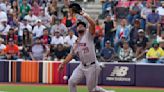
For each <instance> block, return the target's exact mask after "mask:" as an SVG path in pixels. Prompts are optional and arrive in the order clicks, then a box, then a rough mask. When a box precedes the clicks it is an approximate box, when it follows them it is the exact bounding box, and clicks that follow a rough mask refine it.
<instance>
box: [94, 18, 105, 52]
mask: <svg viewBox="0 0 164 92" xmlns="http://www.w3.org/2000/svg"><path fill="white" fill-rule="evenodd" d="M103 31H104V30H103V28H102V26H101V25H100V23H99V20H98V19H97V20H96V27H95V35H94V43H95V48H96V50H98V52H99V51H100V49H102V47H103V46H102V42H103V36H104V34H103V33H104V32H103Z"/></svg>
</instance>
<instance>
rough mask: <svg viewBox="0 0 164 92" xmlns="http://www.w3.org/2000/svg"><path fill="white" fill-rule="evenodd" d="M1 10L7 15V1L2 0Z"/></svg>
mask: <svg viewBox="0 0 164 92" xmlns="http://www.w3.org/2000/svg"><path fill="white" fill-rule="evenodd" d="M0 8H1V9H2V11H4V12H6V13H7V1H6V0H1V2H0Z"/></svg>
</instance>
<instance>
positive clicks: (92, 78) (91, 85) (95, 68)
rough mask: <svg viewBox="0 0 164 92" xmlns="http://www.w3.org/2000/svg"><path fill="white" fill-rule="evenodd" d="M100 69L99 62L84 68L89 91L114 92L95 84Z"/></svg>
mask: <svg viewBox="0 0 164 92" xmlns="http://www.w3.org/2000/svg"><path fill="white" fill-rule="evenodd" d="M101 70H102V69H101V68H100V65H99V64H95V65H92V66H91V67H89V68H88V69H87V70H86V72H85V76H86V81H87V87H88V90H89V92H114V91H108V90H105V89H103V88H101V87H98V86H97V84H98V77H99V74H100V72H101Z"/></svg>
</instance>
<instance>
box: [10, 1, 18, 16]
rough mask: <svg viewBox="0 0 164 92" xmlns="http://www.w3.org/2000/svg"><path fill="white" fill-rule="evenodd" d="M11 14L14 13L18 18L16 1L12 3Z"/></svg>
mask: <svg viewBox="0 0 164 92" xmlns="http://www.w3.org/2000/svg"><path fill="white" fill-rule="evenodd" d="M11 12H12V13H16V14H17V16H18V14H19V7H18V3H17V1H15V0H14V1H13V2H12V5H11Z"/></svg>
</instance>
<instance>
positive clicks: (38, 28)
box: [32, 20, 46, 38]
mask: <svg viewBox="0 0 164 92" xmlns="http://www.w3.org/2000/svg"><path fill="white" fill-rule="evenodd" d="M45 28H46V27H45V26H44V25H42V21H41V20H37V24H36V26H34V29H33V32H32V33H33V35H34V38H36V37H40V36H42V35H43V30H44V29H45Z"/></svg>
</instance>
